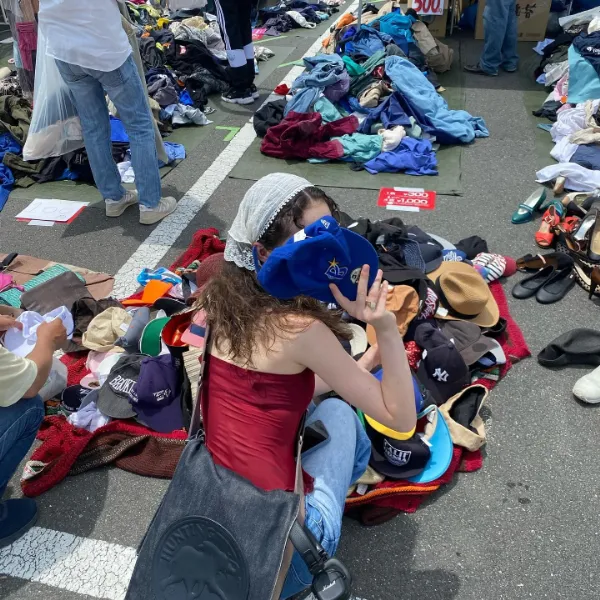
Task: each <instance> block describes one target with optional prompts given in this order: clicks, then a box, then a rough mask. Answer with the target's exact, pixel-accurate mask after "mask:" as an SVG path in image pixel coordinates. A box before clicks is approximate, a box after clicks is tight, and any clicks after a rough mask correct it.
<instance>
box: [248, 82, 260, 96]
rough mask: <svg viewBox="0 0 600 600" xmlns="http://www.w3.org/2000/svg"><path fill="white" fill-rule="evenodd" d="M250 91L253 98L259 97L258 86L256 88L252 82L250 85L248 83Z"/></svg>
mask: <svg viewBox="0 0 600 600" xmlns="http://www.w3.org/2000/svg"><path fill="white" fill-rule="evenodd" d="M250 92H251V94H252V97H253V98H254V99H255V100H258V98H259V96H260V93H259V92H258V88H257V87H256V86H255V85H254V84H251V85H250Z"/></svg>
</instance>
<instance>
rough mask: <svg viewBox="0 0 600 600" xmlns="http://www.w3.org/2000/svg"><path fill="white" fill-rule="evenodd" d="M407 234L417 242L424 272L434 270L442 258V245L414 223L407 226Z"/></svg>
mask: <svg viewBox="0 0 600 600" xmlns="http://www.w3.org/2000/svg"><path fill="white" fill-rule="evenodd" d="M407 235H408V238H409V239H411V240H414V241H415V242H417V244H419V250H420V252H421V256H422V257H423V261H424V262H425V273H431V272H432V271H435V270H436V269H437V268H438V267H439V266H440V265H441V264H442V261H443V260H444V248H443V246H442V245H441V244H440V243H439V242H438V241H437V240H434V239H433V238H432V237H431V236H430V235H429V234H427V233H425V232H424V231H423V230H422V229H420V228H419V227H417V226H416V225H412V226H411V227H409V228H408V231H407Z"/></svg>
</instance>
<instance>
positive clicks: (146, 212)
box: [140, 196, 177, 225]
mask: <svg viewBox="0 0 600 600" xmlns="http://www.w3.org/2000/svg"><path fill="white" fill-rule="evenodd" d="M176 208H177V200H175V198H172V197H171V196H167V197H166V198H161V199H160V202H159V203H158V206H157V207H156V208H147V207H146V206H144V205H143V204H140V223H141V224H142V225H154V223H158V222H159V221H160V220H161V219H164V218H165V217H166V216H168V215H170V214H171V213H172V212H173V211H174V210H175V209H176Z"/></svg>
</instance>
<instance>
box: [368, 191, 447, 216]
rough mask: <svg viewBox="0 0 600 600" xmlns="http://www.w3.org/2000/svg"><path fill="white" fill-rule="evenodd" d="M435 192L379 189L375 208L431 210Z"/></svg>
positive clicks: (433, 205)
mask: <svg viewBox="0 0 600 600" xmlns="http://www.w3.org/2000/svg"><path fill="white" fill-rule="evenodd" d="M435 197H436V193H435V192H430V191H426V190H417V189H409V188H404V189H403V188H381V190H379V198H378V199H377V206H382V207H384V208H388V209H390V210H409V211H417V210H421V209H422V210H433V209H434V208H435Z"/></svg>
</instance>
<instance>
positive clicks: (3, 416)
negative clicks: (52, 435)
mask: <svg viewBox="0 0 600 600" xmlns="http://www.w3.org/2000/svg"><path fill="white" fill-rule="evenodd" d="M43 418H44V403H43V402H42V399H41V398H40V397H39V396H36V397H35V398H28V399H26V400H19V402H17V403H15V404H13V405H12V406H8V407H6V408H4V407H3V408H0V498H2V495H3V494H4V492H5V491H6V486H7V485H8V482H9V481H10V478H11V477H12V476H13V475H14V473H15V471H16V470H17V467H18V466H19V463H20V462H21V461H22V460H23V458H24V457H25V455H26V454H27V452H28V451H29V449H30V448H31V445H32V444H33V441H34V440H35V436H36V434H37V431H38V429H39V427H40V424H41V422H42V420H43ZM36 518H37V507H36V504H35V501H33V500H31V499H30V498H19V499H13V500H5V501H3V502H1V501H0V548H1V547H3V546H7V545H8V544H11V543H12V542H13V541H14V540H16V539H17V538H19V537H20V536H21V535H23V534H24V533H25V532H26V531H27V530H28V529H29V528H30V527H32V526H33V525H34V523H35V521H36Z"/></svg>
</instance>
